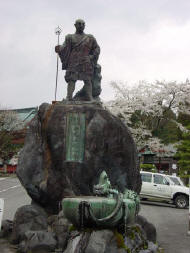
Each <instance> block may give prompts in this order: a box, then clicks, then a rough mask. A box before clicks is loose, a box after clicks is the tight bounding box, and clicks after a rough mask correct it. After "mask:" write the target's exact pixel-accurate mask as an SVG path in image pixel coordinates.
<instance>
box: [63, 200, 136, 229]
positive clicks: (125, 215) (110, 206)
mask: <svg viewBox="0 0 190 253" xmlns="http://www.w3.org/2000/svg"><path fill="white" fill-rule="evenodd" d="M62 208H63V212H64V214H65V217H66V218H67V219H68V220H69V221H71V223H72V224H73V225H74V226H76V227H92V226H97V227H105V228H114V227H116V226H117V225H119V223H121V222H122V221H123V222H125V223H126V224H127V225H130V224H133V223H134V222H135V216H136V209H137V208H136V203H135V201H134V200H131V199H120V200H117V199H114V198H106V197H96V196H77V197H69V198H64V199H63V201H62Z"/></svg>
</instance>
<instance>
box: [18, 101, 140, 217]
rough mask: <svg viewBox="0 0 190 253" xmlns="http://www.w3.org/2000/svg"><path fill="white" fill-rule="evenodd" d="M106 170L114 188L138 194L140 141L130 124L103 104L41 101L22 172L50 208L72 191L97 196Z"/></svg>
mask: <svg viewBox="0 0 190 253" xmlns="http://www.w3.org/2000/svg"><path fill="white" fill-rule="evenodd" d="M103 170H105V171H106V172H107V174H108V177H109V179H110V181H111V184H112V187H114V188H117V189H118V190H119V191H121V192H122V191H124V189H125V187H126V188H128V189H131V190H134V191H136V192H137V193H139V191H140V188H141V180H140V175H139V169H138V165H137V153H136V146H135V143H134V141H133V138H132V136H131V134H130V132H129V130H128V129H127V127H126V126H125V125H124V124H123V123H122V122H121V120H120V119H119V118H117V117H115V116H113V115H112V114H111V113H110V112H109V111H108V110H106V109H105V108H103V107H102V106H101V105H99V104H95V103H88V102H86V103H85V102H83V103H80V102H75V103H74V102H70V103H66V102H61V103H56V104H54V105H50V104H46V103H44V104H42V105H41V106H40V108H39V111H38V114H37V116H36V117H35V118H34V120H33V121H32V122H31V124H30V126H29V128H28V131H27V136H26V139H25V145H24V148H23V150H22V152H21V154H20V159H19V163H18V167H17V175H18V177H19V179H20V181H21V183H22V185H23V186H24V187H25V189H26V190H27V192H28V194H29V195H30V196H31V198H32V199H33V200H34V201H35V202H37V203H39V204H40V205H41V206H43V207H44V208H45V209H46V210H47V211H49V212H51V213H58V203H59V201H60V200H61V199H62V198H63V197H65V196H70V195H92V194H93V185H94V184H97V182H98V178H99V175H100V173H101V172H102V171H103Z"/></svg>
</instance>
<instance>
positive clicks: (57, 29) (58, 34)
mask: <svg viewBox="0 0 190 253" xmlns="http://www.w3.org/2000/svg"><path fill="white" fill-rule="evenodd" d="M61 32H62V30H61V28H60V27H59V26H58V27H57V28H56V29H55V34H56V35H57V45H59V36H60V34H61ZM58 70H59V55H58V54H57V69H56V81H55V101H56V95H57V81H58Z"/></svg>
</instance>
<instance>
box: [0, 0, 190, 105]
mask: <svg viewBox="0 0 190 253" xmlns="http://www.w3.org/2000/svg"><path fill="white" fill-rule="evenodd" d="M189 13H190V1H189V0H180V1H179V0H154V1H153V0H117V1H116V0H93V1H90V0H79V1H74V0H67V1H66V0H54V1H53V0H32V1H29V0H6V1H5V0H0V24H1V31H0V32H1V39H0V85H1V86H0V87H1V89H0V104H1V105H3V106H8V107H10V108H23V107H30V106H39V105H40V104H41V103H42V102H49V103H51V101H52V100H54V89H55V74H56V54H55V53H54V47H55V45H56V43H57V37H56V35H55V34H54V30H55V28H56V27H57V26H58V25H59V26H60V27H61V28H62V29H63V32H62V34H61V36H60V40H61V42H63V41H64V37H65V35H66V34H68V33H74V32H75V29H74V26H73V25H74V22H75V20H76V19H78V18H82V19H84V20H85V22H86V29H85V32H86V33H91V34H93V35H94V36H95V37H96V39H97V42H98V44H99V45H100V47H101V56H100V59H99V63H100V64H101V65H102V76H103V78H102V94H101V98H102V99H104V100H109V99H111V98H112V97H113V90H112V89H111V87H110V85H109V82H110V81H112V80H115V81H117V80H118V81H123V82H127V83H128V84H131V83H136V82H138V81H139V80H147V81H154V80H156V79H159V80H163V79H165V80H177V81H185V80H186V78H190V63H189V61H190V14H189ZM60 67H61V66H60ZM81 85H82V83H80V82H79V83H78V84H77V89H79V88H80V87H81ZM65 95H66V83H65V81H64V72H63V71H62V70H61V68H60V71H59V82H58V93H57V99H58V100H61V99H62V98H63V96H65Z"/></svg>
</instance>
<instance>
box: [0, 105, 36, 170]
mask: <svg viewBox="0 0 190 253" xmlns="http://www.w3.org/2000/svg"><path fill="white" fill-rule="evenodd" d="M4 111H5V110H0V113H1V112H4ZM6 111H11V112H15V113H16V117H17V119H18V122H17V124H16V125H15V127H14V130H13V133H12V135H13V139H12V144H14V145H19V146H22V145H23V144H24V139H25V135H26V129H27V127H28V125H29V124H30V122H31V121H32V120H33V118H34V117H35V116H36V114H37V112H38V107H29V108H21V109H12V110H6ZM17 162H18V155H15V156H13V157H12V158H11V159H9V160H7V161H3V160H2V159H1V158H0V171H4V172H9V173H11V172H15V170H16V166H17Z"/></svg>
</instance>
